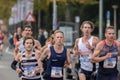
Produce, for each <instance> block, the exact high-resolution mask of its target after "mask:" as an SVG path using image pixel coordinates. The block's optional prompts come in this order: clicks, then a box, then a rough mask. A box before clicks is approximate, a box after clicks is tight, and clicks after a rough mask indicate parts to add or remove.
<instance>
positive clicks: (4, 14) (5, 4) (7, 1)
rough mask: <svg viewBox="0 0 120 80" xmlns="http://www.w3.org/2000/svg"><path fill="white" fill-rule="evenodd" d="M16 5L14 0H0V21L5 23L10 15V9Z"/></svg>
mask: <svg viewBox="0 0 120 80" xmlns="http://www.w3.org/2000/svg"><path fill="white" fill-rule="evenodd" d="M15 3H16V0H1V1H0V19H2V20H4V21H5V22H7V21H8V18H9V16H10V14H11V7H12V6H13V5H14V4H15Z"/></svg>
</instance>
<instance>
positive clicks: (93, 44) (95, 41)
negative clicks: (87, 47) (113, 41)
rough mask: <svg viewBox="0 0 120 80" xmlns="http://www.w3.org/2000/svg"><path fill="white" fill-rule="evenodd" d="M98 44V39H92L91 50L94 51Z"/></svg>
mask: <svg viewBox="0 0 120 80" xmlns="http://www.w3.org/2000/svg"><path fill="white" fill-rule="evenodd" d="M98 42H99V38H98V37H94V38H93V42H92V49H95V47H96V45H97V44H98Z"/></svg>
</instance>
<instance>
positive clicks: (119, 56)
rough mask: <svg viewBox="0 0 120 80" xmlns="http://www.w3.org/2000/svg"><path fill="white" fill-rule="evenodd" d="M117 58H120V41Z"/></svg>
mask: <svg viewBox="0 0 120 80" xmlns="http://www.w3.org/2000/svg"><path fill="white" fill-rule="evenodd" d="M118 60H120V43H119V42H118Z"/></svg>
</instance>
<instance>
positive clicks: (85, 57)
mask: <svg viewBox="0 0 120 80" xmlns="http://www.w3.org/2000/svg"><path fill="white" fill-rule="evenodd" d="M91 56H92V55H91V54H86V55H80V62H89V61H90V59H91Z"/></svg>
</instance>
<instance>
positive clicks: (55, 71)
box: [51, 67, 63, 78]
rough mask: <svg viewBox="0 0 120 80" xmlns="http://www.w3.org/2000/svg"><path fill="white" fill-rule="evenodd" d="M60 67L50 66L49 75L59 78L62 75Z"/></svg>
mask: <svg viewBox="0 0 120 80" xmlns="http://www.w3.org/2000/svg"><path fill="white" fill-rule="evenodd" d="M62 76H63V75H62V68H61V67H52V69H51V77H55V78H60V77H62Z"/></svg>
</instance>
